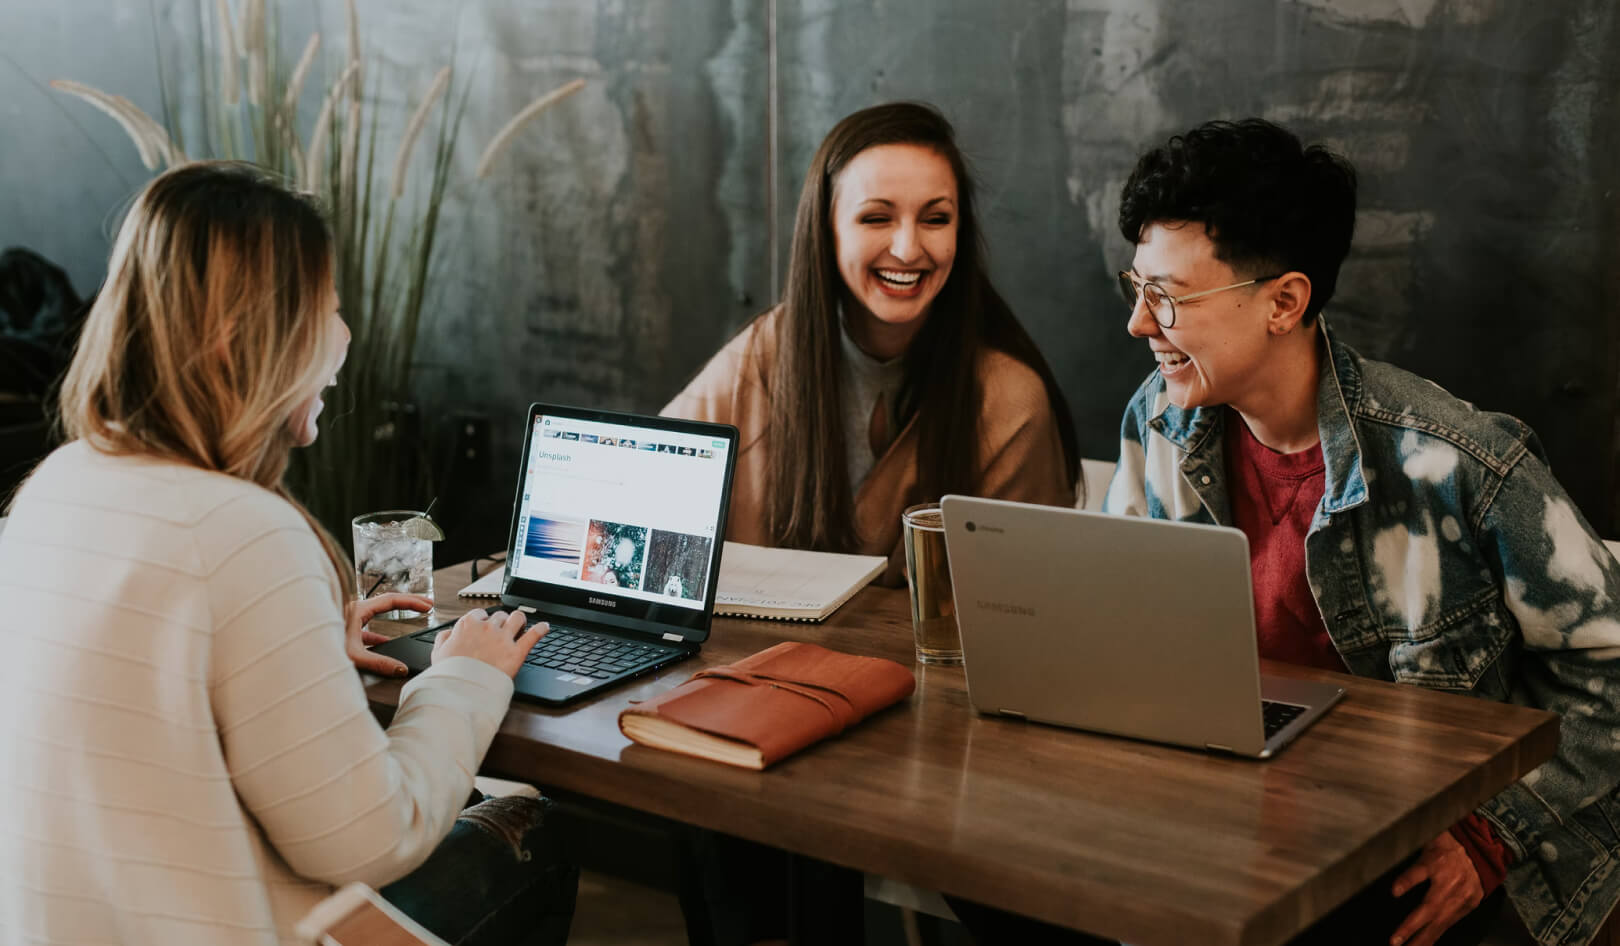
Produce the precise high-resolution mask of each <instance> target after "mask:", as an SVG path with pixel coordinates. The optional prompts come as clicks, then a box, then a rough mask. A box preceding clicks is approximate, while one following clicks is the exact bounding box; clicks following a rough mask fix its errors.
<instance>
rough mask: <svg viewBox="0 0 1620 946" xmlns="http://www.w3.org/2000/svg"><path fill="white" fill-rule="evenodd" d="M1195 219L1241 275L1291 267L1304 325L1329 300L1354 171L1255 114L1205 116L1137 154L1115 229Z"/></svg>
mask: <svg viewBox="0 0 1620 946" xmlns="http://www.w3.org/2000/svg"><path fill="white" fill-rule="evenodd" d="M1169 221H1185V222H1197V223H1202V224H1203V225H1204V226H1205V227H1206V228H1207V229H1208V231H1209V236H1210V239H1211V240H1213V241H1214V243H1215V256H1216V258H1217V259H1219V260H1221V261H1222V262H1225V263H1227V264H1229V265H1230V266H1231V267H1232V268H1233V269H1235V270H1237V271H1238V272H1240V273H1241V274H1242V275H1244V276H1248V277H1258V276H1262V275H1268V274H1269V273H1270V272H1277V271H1283V272H1288V271H1298V272H1301V273H1304V274H1305V275H1306V276H1307V277H1309V279H1310V281H1311V299H1310V303H1309V304H1308V305H1307V307H1306V310H1305V321H1306V322H1307V323H1309V322H1311V321H1313V320H1315V318H1316V316H1317V314H1318V313H1320V312H1321V311H1322V307H1323V306H1324V305H1326V304H1327V302H1328V300H1329V299H1331V298H1333V290H1334V288H1335V287H1336V286H1337V284H1338V280H1339V266H1340V264H1341V263H1343V262H1344V258H1345V255H1346V254H1348V253H1349V252H1350V238H1351V236H1352V235H1353V234H1354V232H1355V226H1356V171H1355V168H1353V167H1351V166H1350V163H1349V162H1348V161H1346V160H1345V159H1344V158H1342V157H1340V156H1339V155H1337V154H1334V153H1333V152H1331V151H1329V150H1328V149H1326V148H1324V147H1322V146H1321V145H1311V146H1310V147H1308V148H1307V147H1304V146H1303V145H1302V144H1301V143H1300V140H1299V138H1297V137H1295V136H1294V134H1293V133H1292V132H1290V131H1288V130H1287V129H1285V128H1282V127H1281V126H1279V125H1275V124H1273V123H1271V122H1268V121H1265V120H1264V119H1260V118H1249V119H1245V120H1243V121H1237V122H1227V121H1214V122H1206V123H1204V124H1202V125H1199V126H1198V127H1197V128H1194V129H1193V130H1191V131H1189V132H1187V133H1186V134H1183V135H1176V136H1175V137H1173V138H1171V139H1170V140H1169V141H1168V142H1166V143H1165V144H1164V145H1162V146H1160V147H1157V148H1154V149H1153V150H1152V151H1149V152H1148V153H1147V154H1145V155H1143V156H1142V158H1141V160H1139V161H1137V162H1136V170H1134V171H1132V172H1131V177H1130V180H1128V181H1126V182H1125V190H1124V192H1123V193H1122V195H1121V198H1120V205H1119V232H1120V233H1122V234H1123V235H1124V236H1125V239H1127V240H1129V241H1130V242H1131V243H1133V244H1134V243H1140V242H1141V240H1142V231H1143V230H1144V229H1146V228H1147V227H1148V225H1150V224H1153V223H1160V222H1169Z"/></svg>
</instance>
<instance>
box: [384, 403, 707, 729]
mask: <svg viewBox="0 0 1620 946" xmlns="http://www.w3.org/2000/svg"><path fill="white" fill-rule="evenodd" d="M736 448H737V428H735V427H732V426H729V425H726V424H706V423H701V422H699V421H689V420H676V419H673V418H665V417H646V416H641V415H636V414H621V413H616V412H612V411H598V410H589V409H583V408H576V407H560V406H557V405H554V404H533V405H530V407H529V413H528V422H527V425H526V428H525V433H524V440H523V460H522V463H520V464H519V467H518V486H517V498H516V499H515V500H514V502H513V503H512V524H511V528H510V529H509V530H508V532H507V536H508V538H507V544H506V574H505V578H504V581H503V583H502V594H501V603H500V604H499V605H490V606H488V607H487V608H486V610H489V611H491V612H493V611H495V610H512V609H516V610H519V611H522V612H524V614H526V615H527V616H528V619H529V622H530V623H531V624H532V623H534V622H535V621H549V622H550V623H551V631H550V633H548V634H547V635H546V636H545V637H543V638H541V639H540V643H539V644H537V645H536V646H535V649H534V650H533V651H532V652H530V654H529V657H528V659H527V661H526V663H525V665H524V667H523V669H522V670H520V671H519V672H518V675H517V678H516V680H515V681H514V682H515V684H516V695H517V696H520V697H525V698H528V699H531V700H537V701H539V702H542V703H552V704H563V703H571V702H573V701H575V700H578V699H580V698H582V697H586V696H590V695H592V694H595V693H596V692H598V691H600V690H602V689H603V688H604V687H610V686H614V685H616V684H618V683H622V682H623V681H625V680H629V679H632V678H635V677H639V676H642V675H643V674H646V673H649V672H651V671H654V670H657V669H659V668H662V667H665V666H668V665H669V664H672V663H675V662H676V661H679V660H684V659H685V658H687V657H690V656H691V655H693V654H695V653H697V652H698V648H699V647H700V646H701V645H702V643H703V642H704V641H705V640H708V637H709V625H710V622H711V621H712V620H713V618H714V596H715V589H716V587H717V586H718V585H719V578H720V551H721V548H722V546H723V545H724V544H725V543H724V542H723V541H722V537H723V536H724V535H725V531H726V509H727V506H728V505H729V503H730V500H731V476H732V472H733V470H734V469H735V467H736V453H737V449H736ZM446 626H448V625H445V624H441V625H438V626H436V627H430V628H428V629H427V630H425V631H418V632H416V633H414V634H410V635H407V636H405V637H401V638H399V639H397V640H393V641H389V642H388V643H386V644H383V645H381V646H379V647H378V648H377V652H378V653H382V654H387V655H388V656H390V657H394V658H396V659H398V660H400V661H403V662H404V663H405V665H406V666H408V667H410V668H411V670H412V671H413V672H414V671H419V670H424V669H426V668H427V666H428V664H429V662H430V661H429V657H430V655H431V653H432V650H433V638H434V636H435V635H436V634H437V633H438V631H439V629H440V628H442V627H446Z"/></svg>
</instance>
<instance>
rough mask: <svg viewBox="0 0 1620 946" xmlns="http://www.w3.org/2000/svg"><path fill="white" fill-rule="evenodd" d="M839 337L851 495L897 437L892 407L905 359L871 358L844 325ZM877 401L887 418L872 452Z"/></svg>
mask: <svg viewBox="0 0 1620 946" xmlns="http://www.w3.org/2000/svg"><path fill="white" fill-rule="evenodd" d="M839 324H840V325H843V321H842V320H840V321H839ZM838 337H839V340H840V341H841V343H842V345H843V353H844V357H843V359H842V364H843V367H842V369H841V371H840V374H841V377H840V378H839V382H840V383H839V390H840V393H841V394H842V397H841V398H840V402H841V403H842V404H843V410H844V462H845V463H846V464H847V466H848V469H849V488H850V490H851V491H852V492H853V491H855V490H858V489H860V487H861V483H862V481H864V480H865V479H866V474H868V473H870V472H872V467H873V466H874V465H875V464H876V463H877V458H878V455H879V454H881V453H882V452H883V451H884V450H887V449H888V447H889V443H890V442H892V441H893V440H894V436H895V434H897V433H899V431H898V430H896V429H895V428H896V426H897V424H896V420H897V418H896V414H895V407H896V402H897V401H898V400H899V397H900V388H901V386H902V385H903V384H904V382H905V374H906V371H905V355H897V356H895V357H894V358H891V359H889V360H888V361H879V360H877V359H876V358H873V357H872V356H871V355H868V354H867V353H866V352H864V351H862V350H861V347H860V346H859V345H857V344H855V340H854V339H853V338H851V337H850V335H849V327H848V326H847V325H844V327H843V331H841V332H839V333H838ZM879 397H882V398H883V404H884V411H885V414H886V416H885V417H884V428H885V430H884V436H885V438H886V439H885V440H884V442H883V443H880V444H878V445H877V449H876V450H875V451H874V450H873V444H872V437H871V434H872V412H873V411H874V409H876V407H877V403H878V398H879Z"/></svg>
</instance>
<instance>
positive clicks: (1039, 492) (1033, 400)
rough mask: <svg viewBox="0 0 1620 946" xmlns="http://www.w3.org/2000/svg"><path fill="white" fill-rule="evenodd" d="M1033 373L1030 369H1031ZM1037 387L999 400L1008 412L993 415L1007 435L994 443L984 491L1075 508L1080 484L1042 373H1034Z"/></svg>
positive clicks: (981, 483) (983, 479) (981, 486)
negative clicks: (1065, 450)
mask: <svg viewBox="0 0 1620 946" xmlns="http://www.w3.org/2000/svg"><path fill="white" fill-rule="evenodd" d="M1025 370H1026V371H1028V369H1025ZM1028 374H1029V380H1031V381H1033V383H1034V387H1033V389H1028V386H1027V385H1025V386H1024V387H1025V388H1026V390H1022V391H1019V392H1018V393H1017V394H1016V395H1014V396H1012V397H1001V398H998V402H999V405H1000V406H1001V408H1002V410H1004V411H1005V413H1004V414H1003V416H1001V417H994V418H987V419H986V423H987V424H994V425H996V426H998V427H1000V428H1002V430H1001V434H1002V436H1001V437H999V438H998V439H997V440H996V441H994V442H992V443H991V444H989V447H990V453H989V456H988V457H987V458H986V460H985V461H984V466H983V469H984V473H983V475H982V476H981V478H980V481H979V495H981V496H987V497H989V498H991V499H1008V500H1012V501H1014V502H1021V503H1040V504H1042V505H1047V506H1073V505H1074V482H1073V480H1072V479H1071V478H1070V477H1069V473H1068V468H1067V466H1068V465H1067V463H1066V462H1065V460H1064V458H1063V440H1062V438H1061V437H1060V436H1059V434H1058V427H1057V415H1055V414H1054V413H1053V412H1052V406H1051V404H1050V403H1049V402H1048V401H1047V399H1046V388H1045V386H1044V385H1043V384H1041V379H1040V376H1039V375H1036V374H1035V373H1034V372H1033V371H1028ZM993 403H996V402H993Z"/></svg>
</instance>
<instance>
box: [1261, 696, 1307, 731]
mask: <svg viewBox="0 0 1620 946" xmlns="http://www.w3.org/2000/svg"><path fill="white" fill-rule="evenodd" d="M1306 709H1307V707H1304V706H1300V705H1299V704H1298V703H1279V702H1278V701H1276V700H1261V701H1260V715H1261V717H1262V718H1264V719H1265V723H1266V738H1267V739H1270V738H1271V737H1272V736H1275V735H1277V734H1278V733H1280V732H1282V731H1283V727H1285V726H1287V725H1288V724H1289V723H1291V722H1293V721H1294V720H1296V719H1298V718H1299V717H1300V714H1302V713H1304V712H1305V710H1306Z"/></svg>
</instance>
